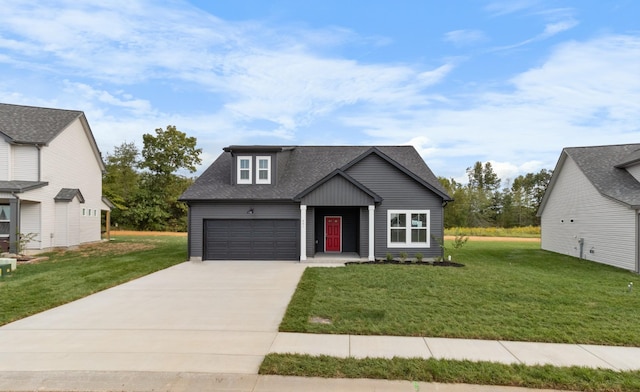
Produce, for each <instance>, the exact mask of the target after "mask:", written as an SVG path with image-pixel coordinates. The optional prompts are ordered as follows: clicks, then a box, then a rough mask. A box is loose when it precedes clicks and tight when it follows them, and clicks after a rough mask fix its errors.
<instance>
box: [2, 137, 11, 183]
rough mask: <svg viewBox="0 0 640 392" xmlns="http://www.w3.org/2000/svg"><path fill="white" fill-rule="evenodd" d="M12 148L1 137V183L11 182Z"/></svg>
mask: <svg viewBox="0 0 640 392" xmlns="http://www.w3.org/2000/svg"><path fill="white" fill-rule="evenodd" d="M10 149H11V146H10V145H9V143H7V142H6V141H5V140H4V139H3V138H2V137H0V181H10V180H11V177H10V176H9V173H11V159H10V155H9V154H10Z"/></svg>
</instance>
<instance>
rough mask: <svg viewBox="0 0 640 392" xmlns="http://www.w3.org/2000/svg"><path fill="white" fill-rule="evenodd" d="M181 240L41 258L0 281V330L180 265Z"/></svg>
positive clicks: (135, 240)
mask: <svg viewBox="0 0 640 392" xmlns="http://www.w3.org/2000/svg"><path fill="white" fill-rule="evenodd" d="M186 249H187V246H186V238H185V237H124V236H122V237H121V236H118V239H117V240H112V241H110V242H104V243H98V244H91V245H86V246H82V247H80V248H79V249H77V250H72V251H66V252H62V251H60V252H51V253H46V254H43V255H42V256H48V257H49V260H48V261H43V262H40V263H35V264H19V265H18V268H17V269H16V271H14V272H13V273H12V274H11V275H7V276H5V277H2V278H0V325H3V324H7V323H10V322H12V321H15V320H18V319H21V318H23V317H27V316H29V315H32V314H35V313H38V312H41V311H44V310H47V309H50V308H53V307H55V306H59V305H62V304H64V303H67V302H70V301H73V300H76V299H79V298H82V297H85V296H87V295H89V294H92V293H95V292H98V291H101V290H104V289H107V288H109V287H113V286H116V285H118V284H121V283H124V282H127V281H129V280H132V279H135V278H138V277H141V276H144V275H147V274H150V273H152V272H155V271H158V270H161V269H164V268H167V267H169V266H172V265H174V264H178V263H181V262H184V261H185V260H186V258H187V254H186Z"/></svg>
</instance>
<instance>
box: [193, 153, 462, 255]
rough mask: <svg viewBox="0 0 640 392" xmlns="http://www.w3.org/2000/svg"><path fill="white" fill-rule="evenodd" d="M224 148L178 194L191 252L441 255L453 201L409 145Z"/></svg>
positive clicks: (229, 253) (216, 253)
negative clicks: (184, 209) (186, 215)
mask: <svg viewBox="0 0 640 392" xmlns="http://www.w3.org/2000/svg"><path fill="white" fill-rule="evenodd" d="M223 150H224V152H223V153H222V154H221V155H220V157H218V158H217V159H216V161H215V162H214V163H213V164H212V165H211V166H210V167H209V168H208V169H207V170H206V171H205V172H204V173H203V174H202V175H201V176H200V177H199V178H198V179H197V180H196V181H195V183H194V184H193V185H192V186H191V187H190V188H189V189H187V190H186V191H185V192H184V194H183V195H182V196H181V198H180V200H182V201H184V202H186V203H187V204H188V206H189V218H188V219H189V222H188V226H189V227H188V230H189V259H190V260H193V261H199V260H269V259H272V260H306V259H307V258H308V257H313V256H315V255H317V254H319V253H333V254H341V253H344V254H350V255H354V254H357V255H358V256H359V257H361V258H366V259H368V260H374V258H383V257H385V255H386V254H387V253H391V254H393V255H394V256H396V257H397V256H399V255H400V253H401V252H407V253H408V255H409V257H415V255H416V253H422V254H423V256H424V258H425V259H432V258H435V257H440V256H442V249H441V247H440V245H439V243H438V241H441V240H442V238H443V233H444V229H443V209H444V206H445V205H446V203H447V202H448V201H451V200H452V199H451V198H450V197H449V195H448V194H447V193H446V191H445V189H444V188H443V187H442V186H441V185H440V183H439V181H438V179H437V178H436V176H435V175H434V174H433V173H432V172H431V170H430V169H429V167H428V166H427V165H426V164H425V162H424V161H423V160H422V158H421V157H420V155H419V154H418V152H417V151H416V150H415V149H414V148H413V147H411V146H380V147H370V146H229V147H225V148H224V149H223ZM434 238H435V239H437V240H434Z"/></svg>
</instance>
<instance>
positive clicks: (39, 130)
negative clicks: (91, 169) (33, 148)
mask: <svg viewBox="0 0 640 392" xmlns="http://www.w3.org/2000/svg"><path fill="white" fill-rule="evenodd" d="M76 119H79V120H80V122H81V123H82V126H83V127H84V131H85V133H86V134H87V138H88V139H89V143H90V144H91V149H92V150H93V153H94V154H95V156H96V160H97V161H98V165H99V166H100V170H102V171H104V170H105V166H104V162H103V161H102V154H101V153H100V150H99V149H98V144H97V143H96V140H95V138H94V136H93V133H92V132H91V128H90V127H89V122H88V121H87V118H86V117H85V115H84V113H83V112H82V111H79V110H66V109H51V108H41V107H35V106H23V105H12V104H8V103H0V137H4V138H5V139H6V140H7V141H8V142H9V143H15V144H35V145H48V144H49V143H50V142H51V141H52V140H53V139H55V138H56V136H58V134H60V132H62V131H64V130H65V129H66V128H67V127H68V126H69V125H70V124H71V123H72V122H73V121H74V120H76Z"/></svg>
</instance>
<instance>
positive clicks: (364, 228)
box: [358, 207, 369, 257]
mask: <svg viewBox="0 0 640 392" xmlns="http://www.w3.org/2000/svg"><path fill="white" fill-rule="evenodd" d="M358 253H359V254H360V257H369V208H368V207H363V208H360V250H359V251H358Z"/></svg>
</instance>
